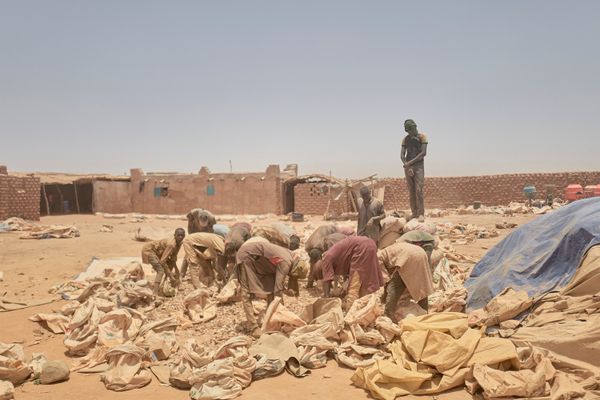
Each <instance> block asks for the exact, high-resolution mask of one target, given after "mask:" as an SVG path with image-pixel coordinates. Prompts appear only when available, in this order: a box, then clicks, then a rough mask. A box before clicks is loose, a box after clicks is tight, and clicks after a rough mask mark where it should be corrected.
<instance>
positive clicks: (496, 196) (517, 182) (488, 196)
mask: <svg viewBox="0 0 600 400" xmlns="http://www.w3.org/2000/svg"><path fill="white" fill-rule="evenodd" d="M572 183H577V184H580V185H582V186H586V185H600V171H595V172H561V173H536V174H506V175H485V176H464V177H430V178H428V177H425V208H426V209H427V208H453V207H459V206H461V205H470V204H472V203H473V202H474V201H481V202H482V204H484V205H490V206H492V205H504V204H508V203H510V202H511V201H524V200H525V197H524V196H523V187H524V186H528V185H533V186H535V187H536V189H537V191H538V197H540V196H541V194H542V193H545V189H544V185H546V184H553V185H556V191H555V196H560V197H564V189H565V187H566V186H567V185H569V184H572ZM378 186H385V196H384V206H385V208H386V210H393V209H396V208H399V209H408V208H410V205H409V202H408V191H407V189H406V183H405V181H404V178H398V179H385V180H382V181H380V182H378Z"/></svg>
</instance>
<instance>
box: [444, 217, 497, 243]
mask: <svg viewBox="0 0 600 400" xmlns="http://www.w3.org/2000/svg"><path fill="white" fill-rule="evenodd" d="M437 232H438V235H439V237H440V239H441V240H449V241H450V242H451V243H454V244H467V243H472V242H474V241H475V240H477V239H488V238H494V237H498V231H497V230H496V229H487V228H484V227H481V226H477V225H472V224H467V225H464V224H454V223H451V222H446V223H443V224H438V225H437Z"/></svg>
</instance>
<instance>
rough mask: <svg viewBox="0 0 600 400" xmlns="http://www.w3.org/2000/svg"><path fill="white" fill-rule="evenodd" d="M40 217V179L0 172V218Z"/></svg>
mask: <svg viewBox="0 0 600 400" xmlns="http://www.w3.org/2000/svg"><path fill="white" fill-rule="evenodd" d="M10 217H21V218H23V219H29V220H35V221H37V220H39V219H40V179H39V178H33V177H24V178H20V177H16V176H10V175H2V174H0V220H4V219H6V218H10Z"/></svg>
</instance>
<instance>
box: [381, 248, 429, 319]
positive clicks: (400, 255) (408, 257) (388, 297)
mask: <svg viewBox="0 0 600 400" xmlns="http://www.w3.org/2000/svg"><path fill="white" fill-rule="evenodd" d="M377 257H378V259H379V263H380V264H381V267H382V268H385V270H386V271H387V272H388V274H389V276H390V280H389V282H388V283H387V284H386V290H385V315H386V316H387V317H389V318H390V319H392V321H394V320H395V313H396V305H397V304H398V300H399V299H400V297H401V296H402V294H403V293H404V292H405V291H408V294H409V295H410V297H411V298H412V299H413V300H414V301H416V302H418V304H419V306H421V308H423V309H424V310H425V311H427V310H428V308H429V307H428V300H427V298H428V296H429V295H430V294H432V293H433V292H434V287H433V276H432V273H431V268H430V267H429V259H428V257H427V253H426V252H425V250H424V249H423V248H422V247H420V246H417V245H415V244H412V243H408V242H403V241H397V242H396V243H394V244H393V245H391V246H388V247H386V248H385V249H383V250H380V251H379V252H378V254H377Z"/></svg>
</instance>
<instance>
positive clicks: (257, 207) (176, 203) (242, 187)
mask: <svg viewBox="0 0 600 400" xmlns="http://www.w3.org/2000/svg"><path fill="white" fill-rule="evenodd" d="M161 188H165V195H164V196H162V195H161V194H160V193H161V192H160V191H161ZM130 199H131V207H132V210H133V211H134V212H140V213H149V214H185V213H187V212H188V211H189V210H191V209H192V208H196V207H200V208H205V209H208V210H210V211H212V212H213V213H215V214H267V213H274V214H279V213H281V208H282V188H281V177H280V172H279V167H278V166H269V167H268V168H267V169H266V171H265V172H264V173H256V172H252V173H250V172H249V173H215V174H212V173H209V172H208V171H206V172H205V171H201V172H200V173H199V174H177V175H173V174H165V175H162V174H161V175H156V174H152V175H145V174H144V173H143V171H141V170H138V169H134V170H132V171H131V185H130ZM96 207H97V208H98V209H101V208H102V207H104V206H103V205H101V204H98V203H97V204H96Z"/></svg>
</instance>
